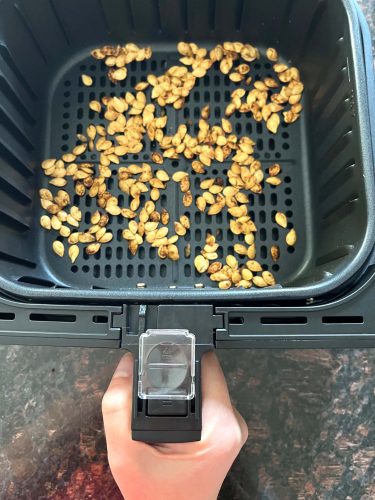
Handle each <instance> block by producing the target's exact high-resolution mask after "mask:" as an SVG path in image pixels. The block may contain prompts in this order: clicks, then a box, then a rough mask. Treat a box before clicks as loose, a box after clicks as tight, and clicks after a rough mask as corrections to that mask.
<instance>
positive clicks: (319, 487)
mask: <svg viewBox="0 0 375 500" xmlns="http://www.w3.org/2000/svg"><path fill="white" fill-rule="evenodd" d="M359 3H360V5H361V8H362V9H363V11H364V13H365V15H366V18H367V20H368V21H369V23H370V26H371V29H372V35H373V41H375V0H362V1H360V2H359ZM121 355H122V353H121V352H120V351H111V350H106V349H103V350H101V349H78V348H71V349H69V348H47V347H5V346H0V381H1V392H0V471H1V472H0V499H6V500H9V499H36V498H38V499H47V498H53V499H56V500H58V499H75V500H76V499H89V498H100V499H107V498H108V499H111V500H117V499H120V498H122V497H121V494H120V492H119V491H118V489H117V487H116V484H115V483H114V481H113V478H112V476H111V473H110V471H109V468H108V464H107V458H106V446H105V438H104V432H103V424H102V418H101V410H100V403H101V398H102V395H103V392H104V390H105V388H106V387H107V385H108V382H109V380H110V378H111V376H112V373H113V371H114V369H115V367H116V365H117V362H118V360H119V358H120V356H121ZM219 356H220V358H221V361H222V364H223V367H224V370H225V373H226V375H227V380H228V384H229V387H230V391H231V395H232V398H233V401H234V404H235V405H236V406H237V407H238V409H239V411H240V412H241V413H242V415H243V416H244V418H245V420H246V421H247V423H248V426H249V440H248V442H247V444H246V445H245V447H244V449H243V451H242V452H241V454H240V456H239V457H238V459H237V460H236V462H235V464H234V465H233V467H232V470H231V472H230V474H229V475H228V477H227V479H226V481H225V483H224V486H223V488H222V492H221V495H220V498H221V499H222V500H227V499H233V500H235V499H238V500H246V499H253V498H259V499H264V500H280V499H281V500H284V499H301V500H302V499H309V498H312V499H313V498H319V499H321V498H322V499H346V500H352V499H353V500H357V499H361V500H372V499H374V498H375V420H374V402H375V350H370V349H363V350H295V351H291V350H281V351H276V350H258V351H235V350H233V351H225V352H220V353H219Z"/></svg>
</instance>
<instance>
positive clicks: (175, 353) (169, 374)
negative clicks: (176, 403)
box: [138, 330, 195, 400]
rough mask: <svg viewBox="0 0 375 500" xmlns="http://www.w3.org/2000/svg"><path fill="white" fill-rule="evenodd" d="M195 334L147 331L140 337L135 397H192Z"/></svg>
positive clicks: (167, 398) (181, 331)
mask: <svg viewBox="0 0 375 500" xmlns="http://www.w3.org/2000/svg"><path fill="white" fill-rule="evenodd" d="M194 378H195V335H193V334H192V333H189V331H188V330H147V331H146V332H145V333H142V334H141V336H140V338H139V371H138V397H140V398H141V399H164V400H188V399H193V398H194V396H195V380H194Z"/></svg>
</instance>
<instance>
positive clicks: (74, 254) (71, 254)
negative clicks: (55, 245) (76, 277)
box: [68, 245, 79, 264]
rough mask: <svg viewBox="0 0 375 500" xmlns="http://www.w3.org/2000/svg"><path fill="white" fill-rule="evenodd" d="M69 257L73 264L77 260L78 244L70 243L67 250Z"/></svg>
mask: <svg viewBox="0 0 375 500" xmlns="http://www.w3.org/2000/svg"><path fill="white" fill-rule="evenodd" d="M68 254H69V258H70V260H71V261H72V263H73V264H74V262H75V261H76V260H77V258H78V255H79V246H78V245H72V246H70V247H69V250H68Z"/></svg>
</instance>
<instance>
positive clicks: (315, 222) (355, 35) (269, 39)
mask: <svg viewBox="0 0 375 500" xmlns="http://www.w3.org/2000/svg"><path fill="white" fill-rule="evenodd" d="M0 6H1V20H0V33H1V35H0V36H1V45H0V71H1V80H0V92H1V94H2V95H1V106H2V108H1V126H2V130H1V143H0V158H1V165H2V168H1V169H0V176H1V184H0V188H1V191H2V196H1V199H0V229H1V235H2V236H1V240H0V274H1V279H0V289H2V290H3V291H5V292H7V293H10V294H14V295H17V296H19V297H23V298H24V299H25V300H29V299H36V298H38V299H42V300H56V301H59V300H66V299H67V298H69V299H71V298H76V299H81V300H102V301H108V300H109V299H111V300H115V299H118V300H141V301H155V300H158V301H160V302H161V301H166V300H170V299H174V300H184V301H186V300H198V301H207V300H209V301H210V300H219V301H233V300H243V301H246V300H249V299H258V300H265V299H266V298H272V299H273V300H281V299H291V298H300V299H304V298H306V297H315V296H319V295H323V294H327V293H329V292H330V293H332V292H335V291H337V290H338V289H339V287H340V286H341V285H343V284H344V283H348V281H349V280H350V279H351V278H352V277H353V276H355V275H357V276H358V274H359V273H360V272H361V270H363V269H364V268H365V263H366V259H367V258H368V256H369V254H370V252H371V250H372V247H373V243H374V219H373V217H372V216H371V214H372V213H373V208H374V180H373V163H372V159H373V157H372V151H371V141H370V140H369V138H370V137H371V131H370V123H369V114H368V91H367V87H366V81H365V67H364V64H363V52H362V43H361V31H360V26H359V21H358V15H357V10H356V8H355V6H354V5H353V2H351V1H345V0H335V1H321V2H317V1H316V0H310V1H305V2H303V3H301V2H299V1H279V2H273V1H271V0H270V1H268V2H267V1H265V2H257V1H243V0H238V1H235V2H231V3H230V5H228V2H226V1H224V0H216V1H203V2H202V1H199V2H198V1H195V0H189V1H188V2H185V1H175V0H173V1H171V0H169V1H168V0H161V1H153V0H141V1H140V0H136V1H135V0H134V1H132V0H131V1H129V2H120V1H104V0H103V1H99V0H98V1H91V0H90V1H89V0H81V1H79V2H77V1H69V0H68V1H49V0H48V1H47V0H37V1H35V2H31V1H26V0H25V1H20V2H17V3H14V2H11V1H7V0H3V1H2V2H1V4H0ZM181 39H185V40H196V41H199V42H200V43H202V44H204V45H206V46H212V45H213V44H214V43H216V42H220V41H223V40H226V39H232V40H233V39H235V40H242V41H249V40H251V42H253V43H254V44H256V45H258V46H259V47H267V46H269V45H272V46H273V45H274V46H276V48H277V49H278V51H279V52H280V54H281V56H282V58H284V59H285V60H288V61H289V60H290V61H292V62H293V64H295V65H296V66H298V67H299V68H300V69H301V73H302V78H303V80H304V82H305V86H306V90H305V94H304V102H303V105H304V107H305V111H304V114H303V118H302V119H301V120H300V121H298V122H297V123H295V124H293V125H284V128H282V129H281V131H280V132H279V133H278V134H277V135H276V136H274V135H272V134H271V133H269V132H268V131H267V129H266V128H265V126H263V125H262V124H257V123H256V122H255V121H254V120H252V119H250V118H249V117H248V116H247V115H245V114H242V115H235V116H234V117H233V118H232V123H233V126H234V128H235V130H236V131H237V132H239V133H241V132H242V133H248V134H249V135H250V136H251V137H252V138H253V139H254V140H255V141H256V142H257V147H256V153H257V154H258V155H259V157H260V159H261V160H262V163H263V165H264V166H265V167H266V166H268V165H269V164H271V163H272V162H275V161H277V162H280V163H281V164H282V168H283V174H282V179H283V181H284V184H283V187H282V189H273V188H272V187H271V186H268V185H266V187H265V189H264V193H263V194H262V195H260V196H256V197H255V198H254V205H253V206H252V212H251V215H252V216H253V218H254V220H255V222H256V223H259V224H260V226H261V228H262V229H261V234H260V235H259V238H260V240H259V241H258V252H259V256H260V257H259V258H260V260H261V261H262V263H264V264H265V265H266V266H267V267H268V268H269V269H270V270H272V272H273V273H274V274H275V277H276V279H277V282H278V283H280V285H281V286H278V287H274V288H270V289H265V290H258V289H251V290H230V291H220V290H218V289H217V287H216V285H213V286H212V283H211V282H210V280H209V279H208V278H206V277H202V276H201V275H198V274H196V272H195V269H194V265H193V260H194V257H195V255H196V254H197V253H199V250H200V248H201V247H202V246H203V245H204V239H205V235H206V232H207V231H211V232H213V231H217V230H219V238H221V239H220V244H221V246H222V249H223V254H224V255H226V254H227V253H228V250H229V251H230V250H231V249H232V246H233V241H232V239H233V235H232V234H231V232H230V231H228V223H227V220H226V214H224V215H223V216H222V215H221V214H220V215H219V216H216V217H208V218H205V216H204V215H203V216H202V214H201V213H200V212H199V211H198V210H197V209H196V208H195V207H191V208H190V209H186V208H185V207H183V206H182V204H181V197H180V196H179V194H178V187H177V185H175V184H173V183H169V184H170V185H169V186H168V189H167V190H166V193H165V194H164V195H163V196H162V198H161V204H162V205H165V206H166V207H167V209H168V210H169V212H170V213H171V215H175V218H173V217H171V220H176V219H177V218H178V216H179V215H181V214H182V213H187V214H188V215H189V217H190V219H191V221H192V225H193V229H192V231H191V232H190V233H189V234H188V235H187V237H186V238H190V243H191V246H192V252H191V256H190V258H188V259H186V258H183V259H180V261H178V262H171V261H168V262H162V261H160V259H158V257H157V255H156V251H155V249H149V248H145V249H141V251H140V252H138V254H137V255H136V256H135V257H133V256H132V255H131V254H130V252H128V251H127V247H126V244H125V242H124V241H123V240H122V238H121V230H122V229H123V227H124V224H123V221H121V220H118V218H117V217H113V218H112V220H111V222H110V225H109V229H110V230H112V232H113V234H114V239H113V241H112V242H111V244H109V245H107V246H106V248H103V249H102V250H101V252H100V253H99V254H97V255H95V257H94V258H93V257H90V258H87V256H85V255H84V254H82V255H81V256H80V257H79V258H78V260H77V262H76V263H75V264H74V265H71V264H70V263H69V261H68V259H59V258H58V257H56V255H54V254H53V253H52V252H51V244H52V241H53V235H52V234H51V233H48V232H45V231H43V230H41V228H40V226H39V217H40V215H41V208H40V206H39V203H38V195H37V191H38V188H39V187H41V186H45V185H46V183H47V179H46V178H44V176H43V175H42V173H41V171H40V168H39V165H40V162H41V160H42V159H43V158H45V157H58V156H61V154H62V153H63V152H64V151H66V150H71V149H72V147H74V145H75V144H76V133H77V131H78V132H80V131H81V130H82V129H83V130H84V129H85V127H86V126H87V124H88V123H90V122H92V121H93V122H94V123H95V120H96V118H95V117H94V113H93V112H91V111H89V108H88V101H89V100H90V99H93V98H94V97H99V96H100V95H103V94H108V93H110V92H111V91H114V90H116V89H115V86H114V85H113V84H111V83H110V82H109V80H108V79H107V78H105V72H104V68H103V65H101V64H97V63H95V61H93V60H92V59H91V58H90V57H87V54H88V53H89V49H90V48H93V47H94V46H97V45H100V44H103V43H115V42H121V41H123V40H133V41H135V42H140V43H150V44H151V45H152V46H153V48H154V56H153V58H152V60H150V61H145V62H142V63H133V64H132V66H131V68H130V71H129V75H130V76H129V78H128V79H127V80H126V81H125V85H124V86H125V88H129V89H130V86H131V85H132V84H134V83H135V82H136V81H139V80H140V79H141V78H142V77H143V76H145V75H147V74H148V73H149V72H150V71H152V72H154V73H161V72H163V69H164V68H165V67H166V66H168V65H171V64H173V63H175V62H176V61H177V60H178V54H177V53H176V50H175V46H176V41H178V40H181ZM254 68H255V70H256V71H257V72H258V74H259V75H262V76H263V75H266V74H267V72H268V71H269V69H270V65H269V62H267V60H266V59H265V58H264V59H261V60H260V61H259V63H257V64H255V66H254ZM83 71H87V72H89V73H90V74H93V75H94V76H95V82H97V83H96V85H95V86H94V87H90V88H87V87H84V86H83V85H82V83H81V80H80V75H81V73H82V72H83ZM230 83H231V82H229V80H228V78H226V77H225V76H224V75H222V74H221V73H220V72H219V71H216V70H212V72H210V74H208V75H207V76H206V77H205V78H203V79H200V80H199V81H198V83H197V86H196V88H195V89H194V90H193V92H192V94H191V96H190V98H189V99H188V101H187V104H186V106H185V108H184V110H183V111H181V112H177V113H176V112H174V111H173V110H172V111H171V110H168V113H169V115H170V116H169V123H170V126H171V130H172V129H174V124H175V123H178V122H179V120H182V121H186V120H188V119H191V120H193V121H194V119H195V118H197V115H198V114H199V111H200V109H201V107H202V106H203V105H205V104H206V103H208V102H209V103H210V104H211V107H212V110H213V112H212V115H213V117H212V120H211V121H212V122H215V120H216V121H217V120H218V119H219V118H220V116H222V114H223V110H224V107H225V105H226V97H228V95H229V92H230V91H231V90H233V88H235V86H234V85H235V84H230ZM149 156H150V150H149V149H148V148H147V147H146V148H145V149H144V150H143V151H142V152H141V153H140V154H139V155H137V156H136V157H133V156H132V155H130V156H129V158H128V160H127V161H128V162H142V161H147V160H148V159H149ZM88 159H89V160H90V161H91V160H92V161H96V158H95V157H94V156H92V157H90V156H89V155H88ZM225 167H226V165H224V168H225ZM166 168H167V170H168V171H169V172H170V173H172V172H173V171H174V170H176V169H178V168H179V169H184V168H187V165H186V163H185V162H184V161H183V160H179V161H169V162H167V164H166ZM221 168H223V167H221ZM213 173H215V169H213V170H211V171H210V172H209V173H208V174H207V175H212V174H213ZM200 178H202V177H201V176H200ZM199 182H200V180H199V179H198V178H197V179H196V180H195V184H194V186H193V194H195V190H196V188H197V186H199ZM113 189H114V190H115V186H113ZM75 201H76V203H77V204H78V205H79V206H80V208H81V209H82V211H83V212H84V214H85V212H88V213H89V212H91V211H92V208H90V207H89V206H88V203H90V202H91V200H90V199H86V198H82V199H80V198H78V197H77V199H76V200H75ZM276 209H280V210H283V211H285V212H286V213H287V215H288V218H289V221H290V223H291V224H293V225H294V227H296V229H297V231H298V235H299V242H298V245H297V246H296V247H295V251H294V253H289V252H288V251H287V248H286V245H285V243H284V242H283V241H282V240H283V236H282V234H281V233H280V232H279V230H278V227H277V225H276V224H275V222H274V217H273V214H274V212H275V210H276ZM279 239H280V245H281V246H282V254H281V259H280V260H279V262H277V264H275V263H273V262H272V259H271V257H270V255H269V253H268V252H269V248H270V246H271V245H272V244H273V243H274V242H275V241H278V240H279ZM185 244H186V242H183V241H180V243H179V245H180V246H181V248H180V253H181V254H183V246H184V245H185ZM284 247H285V248H284ZM293 250H294V249H289V251H290V252H291V251H293ZM139 283H144V284H146V288H141V289H140V288H137V284H139ZM197 283H200V284H203V285H204V289H202V288H200V289H197V288H195V285H196V284H197Z"/></svg>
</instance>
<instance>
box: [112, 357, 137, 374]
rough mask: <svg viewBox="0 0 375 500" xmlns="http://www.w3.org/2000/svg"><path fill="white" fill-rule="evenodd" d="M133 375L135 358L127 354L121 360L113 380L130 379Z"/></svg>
mask: <svg viewBox="0 0 375 500" xmlns="http://www.w3.org/2000/svg"><path fill="white" fill-rule="evenodd" d="M132 374H133V356H132V354H131V352H127V353H126V354H125V355H124V356H123V357H122V358H121V360H120V362H119V364H118V366H117V368H116V371H115V373H114V375H113V378H118V377H130V376H131V375H132Z"/></svg>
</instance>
